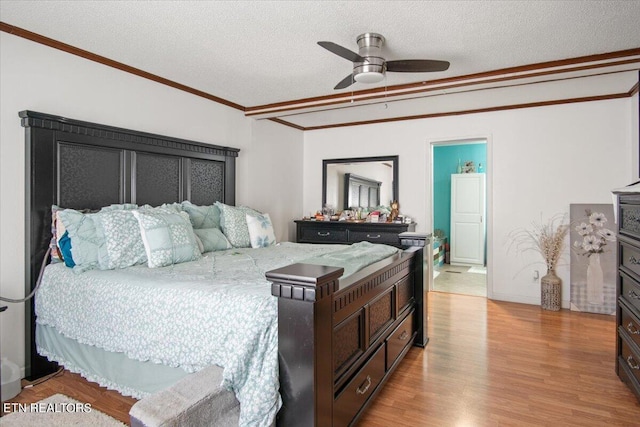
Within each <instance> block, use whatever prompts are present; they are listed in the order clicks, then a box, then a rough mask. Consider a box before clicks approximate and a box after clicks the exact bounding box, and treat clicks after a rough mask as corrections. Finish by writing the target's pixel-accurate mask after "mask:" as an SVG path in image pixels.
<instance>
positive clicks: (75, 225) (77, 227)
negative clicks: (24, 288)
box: [58, 209, 104, 272]
mask: <svg viewBox="0 0 640 427" xmlns="http://www.w3.org/2000/svg"><path fill="white" fill-rule="evenodd" d="M97 215H100V214H99V213H90V214H83V213H81V212H78V211H76V210H75V209H65V210H62V211H59V212H58V217H59V218H60V220H62V224H64V226H65V228H66V230H67V233H69V239H70V240H71V255H72V257H73V262H74V263H75V267H74V271H75V272H82V271H86V270H91V269H94V268H96V267H98V251H99V248H100V246H102V245H103V244H104V236H102V235H101V234H100V233H99V232H98V230H96V225H95V221H94V220H95V219H96V216H97Z"/></svg>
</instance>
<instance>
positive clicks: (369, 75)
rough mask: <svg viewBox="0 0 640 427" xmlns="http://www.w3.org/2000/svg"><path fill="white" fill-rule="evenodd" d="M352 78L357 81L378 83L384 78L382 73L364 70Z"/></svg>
mask: <svg viewBox="0 0 640 427" xmlns="http://www.w3.org/2000/svg"><path fill="white" fill-rule="evenodd" d="M353 79H354V80H355V81H357V82H358V83H378V82H381V81H382V79H384V74H383V73H381V72H379V71H364V72H361V73H359V74H356V75H355V76H354V77H353Z"/></svg>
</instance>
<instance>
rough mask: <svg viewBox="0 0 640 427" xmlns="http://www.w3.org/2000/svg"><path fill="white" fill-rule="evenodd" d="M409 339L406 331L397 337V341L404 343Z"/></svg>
mask: <svg viewBox="0 0 640 427" xmlns="http://www.w3.org/2000/svg"><path fill="white" fill-rule="evenodd" d="M408 337H409V333H408V332H407V331H402V333H401V334H400V336H399V337H398V339H399V340H400V341H404V340H406V339H407V338H408Z"/></svg>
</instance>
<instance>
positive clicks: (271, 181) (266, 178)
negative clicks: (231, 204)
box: [243, 120, 304, 242]
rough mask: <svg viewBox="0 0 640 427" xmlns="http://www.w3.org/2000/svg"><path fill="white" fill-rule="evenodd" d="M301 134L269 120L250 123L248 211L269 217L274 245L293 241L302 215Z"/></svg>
mask: <svg viewBox="0 0 640 427" xmlns="http://www.w3.org/2000/svg"><path fill="white" fill-rule="evenodd" d="M303 148H304V145H303V134H302V132H301V131H299V130H297V129H293V128H290V127H285V126H283V125H280V124H277V123H275V122H272V121H269V120H259V121H253V138H252V145H251V147H250V148H248V149H246V150H245V153H243V154H244V155H246V156H247V157H248V158H249V169H250V170H251V180H250V183H249V185H248V186H247V188H246V189H244V190H243V193H244V194H247V197H248V200H250V201H251V203H250V204H249V205H250V206H251V207H254V208H256V209H258V210H259V211H261V212H266V213H269V216H270V217H271V221H272V222H273V228H274V231H275V234H276V240H277V241H292V242H295V240H296V229H295V224H294V222H293V220H294V219H297V218H298V217H299V213H300V212H301V211H302V199H301V197H300V195H301V194H302V192H303V189H302V188H303V187H302V178H301V177H302V162H301V161H300V160H301V159H302V152H303Z"/></svg>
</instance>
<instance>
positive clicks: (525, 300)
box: [491, 292, 571, 309]
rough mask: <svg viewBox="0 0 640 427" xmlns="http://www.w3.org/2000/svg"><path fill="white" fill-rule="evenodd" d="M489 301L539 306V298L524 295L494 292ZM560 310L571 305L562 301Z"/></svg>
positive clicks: (567, 301)
mask: <svg viewBox="0 0 640 427" xmlns="http://www.w3.org/2000/svg"><path fill="white" fill-rule="evenodd" d="M491 299H492V300H496V301H506V302H517V303H520V304H531V305H540V298H539V297H529V296H524V295H513V294H503V293H495V292H494V293H493V295H492V296H491ZM562 308H566V309H569V308H571V303H570V302H569V300H566V301H565V300H562Z"/></svg>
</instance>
